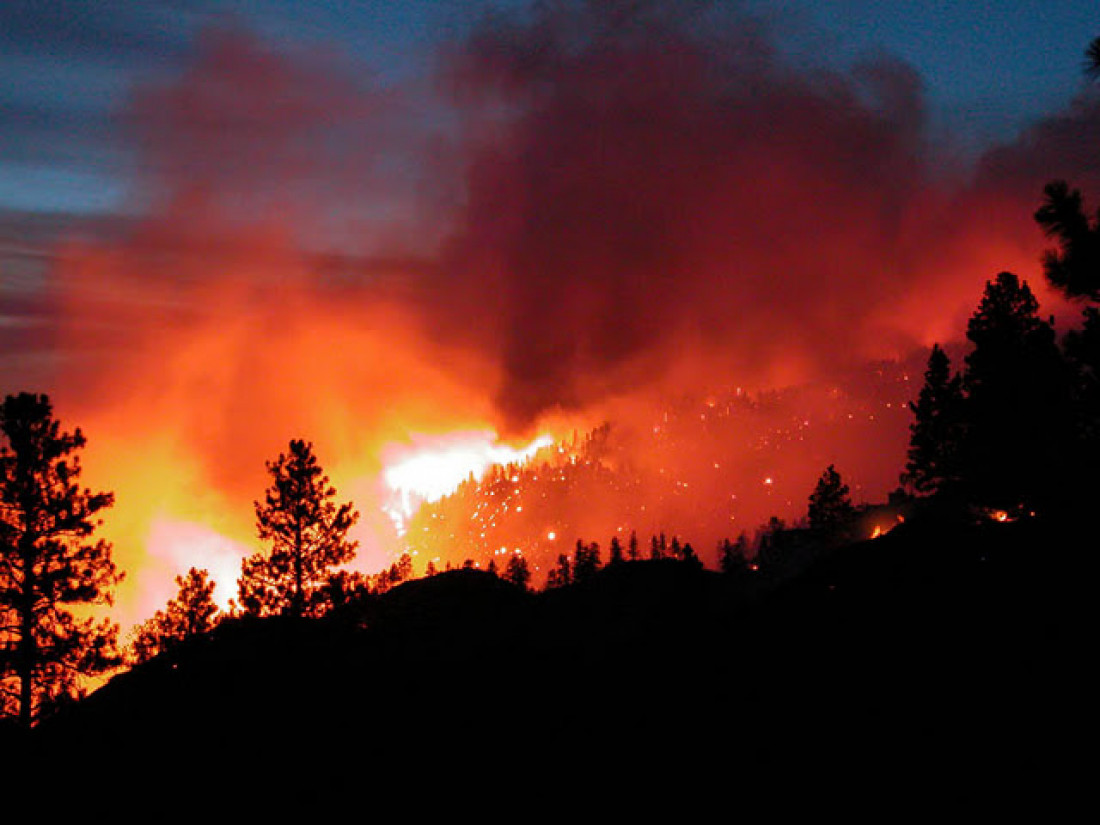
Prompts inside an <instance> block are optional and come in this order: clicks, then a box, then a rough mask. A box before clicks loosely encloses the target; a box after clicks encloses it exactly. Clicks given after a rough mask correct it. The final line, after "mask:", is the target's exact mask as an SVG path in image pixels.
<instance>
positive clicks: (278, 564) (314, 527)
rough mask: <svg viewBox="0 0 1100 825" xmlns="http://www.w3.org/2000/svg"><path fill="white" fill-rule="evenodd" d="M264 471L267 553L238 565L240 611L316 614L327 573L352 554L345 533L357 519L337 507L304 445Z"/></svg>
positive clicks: (261, 528) (261, 518)
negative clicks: (267, 484)
mask: <svg viewBox="0 0 1100 825" xmlns="http://www.w3.org/2000/svg"><path fill="white" fill-rule="evenodd" d="M267 470H268V472H269V473H270V474H271V477H272V484H271V486H270V487H269V488H268V489H267V492H266V494H265V497H264V501H263V502H259V501H257V502H255V507H256V528H257V533H258V535H259V537H260V539H261V540H263V541H268V542H271V552H270V554H264V553H256V554H254V555H252V556H249V557H248V558H246V559H244V561H243V562H242V563H241V578H240V579H239V580H238V587H239V590H240V600H241V606H242V607H243V608H244V610H245V611H247V612H249V613H252V614H254V615H272V614H277V613H290V614H292V615H295V616H315V615H319V614H320V613H322V612H323V611H324V608H325V604H324V601H325V600H324V592H323V585H324V583H325V581H326V579H327V577H328V573H329V569H330V568H332V567H335V566H336V565H339V564H343V563H345V562H348V561H350V560H351V559H352V557H353V556H354V555H355V547H356V542H354V541H349V540H348V538H347V533H348V530H349V529H350V528H351V526H352V525H353V524H355V522H356V520H357V519H358V518H359V514H358V513H357V512H355V511H354V510H353V509H352V506H351V504H350V503H348V504H341V505H339V506H337V505H336V503H335V501H334V499H335V498H336V489H335V488H334V487H333V486H332V485H331V484H329V480H328V477H327V476H326V475H324V472H323V471H322V469H321V466H320V464H318V463H317V458H316V456H315V455H314V454H313V446H312V445H311V444H309V443H307V442H305V441H300V440H294V441H291V442H290V451H289V453H282V454H280V455H279V457H278V459H276V460H275V461H271V462H268V463H267Z"/></svg>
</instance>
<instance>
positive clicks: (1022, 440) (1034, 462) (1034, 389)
mask: <svg viewBox="0 0 1100 825" xmlns="http://www.w3.org/2000/svg"><path fill="white" fill-rule="evenodd" d="M1038 310H1039V304H1038V301H1037V300H1036V299H1035V296H1034V295H1033V294H1032V292H1031V290H1030V288H1029V287H1028V285H1027V282H1021V281H1020V280H1019V279H1018V278H1017V277H1016V276H1015V275H1014V274H1012V273H1011V272H1002V273H1000V274H999V275H998V276H997V278H996V280H994V281H990V282H988V283H987V284H986V288H985V292H984V294H983V296H982V300H981V303H980V304H979V306H978V309H977V310H976V311H975V313H974V314H973V315H972V316H971V318H970V321H969V323H968V324H967V332H966V336H967V338H969V339H970V341H971V342H972V343H973V344H974V348H973V350H972V351H971V352H970V353H969V354H968V355H967V356H966V372H965V373H964V375H963V389H964V390H965V392H966V398H967V400H966V410H967V415H966V418H967V427H966V434H965V438H964V440H963V444H962V449H961V450H960V475H961V478H962V482H963V485H964V487H965V492H966V495H967V497H968V499H969V500H970V501H971V503H974V504H979V505H983V506H990V507H999V508H1004V509H1011V508H1012V507H1015V506H1027V507H1031V506H1034V505H1037V504H1039V503H1040V502H1050V501H1051V500H1052V499H1053V498H1056V497H1057V496H1058V495H1059V494H1060V493H1059V489H1060V488H1061V486H1062V485H1061V483H1060V477H1059V476H1060V473H1061V467H1060V465H1061V464H1062V462H1063V461H1064V460H1065V457H1066V456H1067V455H1068V454H1069V451H1070V449H1071V443H1072V441H1071V434H1072V426H1071V416H1070V381H1069V373H1068V370H1067V368H1066V363H1065V361H1064V359H1063V358H1062V354H1061V352H1060V351H1059V350H1058V347H1057V345H1056V343H1055V335H1054V329H1053V327H1052V326H1051V324H1050V323H1048V322H1047V321H1044V320H1043V319H1041V318H1040V317H1039V314H1038Z"/></svg>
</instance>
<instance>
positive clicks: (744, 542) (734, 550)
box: [718, 533, 749, 576]
mask: <svg viewBox="0 0 1100 825" xmlns="http://www.w3.org/2000/svg"><path fill="white" fill-rule="evenodd" d="M748 544H749V539H748V536H746V535H745V534H744V533H742V534H741V535H739V536H738V537H737V541H730V540H729V539H728V538H727V539H722V541H721V542H719V543H718V569H719V570H721V571H722V572H723V573H725V574H726V575H729V576H739V575H742V574H744V573H746V572H747V571H748V569H749V560H748Z"/></svg>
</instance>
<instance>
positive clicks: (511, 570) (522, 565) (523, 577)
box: [504, 553, 531, 590]
mask: <svg viewBox="0 0 1100 825" xmlns="http://www.w3.org/2000/svg"><path fill="white" fill-rule="evenodd" d="M504 580H505V581H507V582H511V583H512V584H514V585H515V586H516V587H518V588H519V589H520V590H526V589H527V588H528V587H529V586H530V583H531V568H530V566H529V565H528V564H527V559H526V558H525V557H523V556H521V555H520V554H519V553H513V554H512V555H511V556H510V557H509V559H508V564H507V565H505V567H504Z"/></svg>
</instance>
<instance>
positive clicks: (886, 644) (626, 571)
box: [8, 522, 1095, 821]
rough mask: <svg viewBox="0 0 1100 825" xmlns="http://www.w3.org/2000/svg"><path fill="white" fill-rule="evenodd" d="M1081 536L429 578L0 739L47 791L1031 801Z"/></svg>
mask: <svg viewBox="0 0 1100 825" xmlns="http://www.w3.org/2000/svg"><path fill="white" fill-rule="evenodd" d="M1092 543H1093V542H1092V541H1090V540H1088V539H1086V538H1085V537H1081V536H1079V535H1078V534H1076V533H1075V532H1073V531H1070V530H1068V529H1062V528H1052V527H1051V526H1049V525H1042V524H1039V523H1036V522H1031V523H1019V524H1008V525H985V526H982V527H974V528H972V529H968V530H957V531H952V532H951V533H950V534H949V535H948V534H945V532H944V531H942V530H940V531H937V530H933V529H927V528H926V529H919V528H908V529H906V528H904V527H903V528H898V529H897V530H895V531H894V532H892V533H890V534H888V535H887V536H885V537H883V538H880V539H877V540H875V541H873V542H866V543H862V544H858V545H853V546H850V547H846V548H842V549H840V550H837V551H835V552H833V553H832V554H829V555H828V556H826V557H824V558H822V559H820V560H819V561H818V562H817V563H816V564H814V565H813V566H811V567H810V568H808V569H807V570H805V571H804V572H803V573H802V574H801V575H800V576H798V577H796V578H794V579H792V580H790V581H787V582H785V583H784V584H783V585H782V586H777V587H773V588H763V589H762V588H760V587H759V586H757V585H756V584H755V583H753V582H752V581H749V582H744V581H743V582H736V581H733V580H731V579H729V578H727V577H723V576H721V575H719V574H717V573H714V572H710V571H704V570H700V569H697V568H694V567H691V566H689V565H686V564H681V563H678V562H671V561H666V562H634V563H626V564H622V565H619V566H616V567H614V568H610V569H607V568H605V570H603V571H602V572H601V574H600V575H599V576H598V577H596V578H595V579H594V580H592V581H590V582H587V583H585V584H584V585H578V586H573V587H570V588H563V589H559V590H554V591H548V592H544V593H537V594H532V593H522V592H520V591H518V590H517V589H515V588H513V587H511V586H510V585H508V584H506V583H504V582H502V581H500V580H499V579H497V578H495V577H493V576H490V575H488V574H485V573H480V572H478V571H472V570H463V571H454V572H450V573H446V574H442V575H438V576H435V577H433V578H429V579H422V580H416V581H412V582H409V583H406V584H404V585H402V586H400V587H397V588H395V589H394V590H392V591H391V592H389V593H387V594H385V595H384V596H380V597H374V598H371V599H369V600H368V601H366V602H365V603H362V604H359V605H356V606H354V607H353V608H349V609H347V610H344V611H342V612H340V613H338V614H335V615H332V616H330V617H328V618H326V619H325V620H320V621H300V622H296V621H291V620H283V619H272V620H252V621H248V620H235V621H230V622H226V623H224V624H223V625H222V626H221V627H220V628H219V629H218V630H217V631H216V632H215V633H214V634H212V635H211V636H210V637H209V638H204V639H198V640H195V641H194V643H193V644H189V645H188V646H186V647H185V648H183V649H182V650H180V651H179V652H178V653H176V654H175V655H173V656H171V657H169V656H162V657H160V658H158V659H156V660H154V661H152V662H149V663H147V664H146V665H144V666H142V667H139V668H136V669H134V670H133V671H131V672H128V673H125V674H123V675H120V676H118V677H116V678H115V679H113V680H112V681H111V682H110V683H109V684H108V685H106V686H105V687H104V688H102V689H100V690H99V691H97V692H96V693H95V694H93V695H91V696H90V697H88V698H87V699H86V700H85V701H83V702H82V703H80V704H79V705H77V706H75V707H73V708H71V709H70V710H69V711H68V712H66V713H64V714H61V715H59V716H58V717H56V718H54V719H52V720H50V721H49V722H48V723H47V724H44V725H42V726H41V727H40V729H39V730H37V731H36V734H35V736H34V737H33V738H32V739H31V741H29V742H23V741H16V740H12V741H11V743H10V747H9V748H8V754H9V755H11V754H13V753H15V752H17V751H20V750H22V749H25V751H24V752H25V753H26V754H27V758H26V759H19V760H18V762H19V763H21V764H22V765H23V767H25V768H28V770H27V771H26V774H27V776H26V777H25V779H24V780H23V784H21V785H20V787H23V788H25V789H27V790H28V791H29V790H30V789H32V788H33V789H36V790H37V791H38V792H40V793H41V792H45V797H40V798H50V799H52V800H53V803H54V804H55V805H57V804H60V803H62V802H63V803H66V804H71V805H74V807H80V806H81V804H82V803H80V800H82V799H96V798H100V797H101V796H102V798H103V799H104V800H105V801H106V800H114V801H115V802H117V803H118V804H120V805H122V806H123V808H127V809H129V810H131V811H138V812H140V811H143V810H152V809H155V810H165V809H169V810H175V811H177V812H178V811H183V810H191V811H195V812H200V811H206V812H213V811H224V810H225V809H226V806H227V805H236V806H241V807H240V808H239V810H242V811H250V812H251V813H253V814H257V812H259V811H272V810H274V811H282V812H286V811H290V810H296V809H298V808H300V807H304V808H308V809H312V810H313V811H314V812H315V813H316V812H319V811H322V810H327V811H330V812H341V811H344V810H345V808H346V806H348V805H351V806H352V808H353V809H354V810H356V811H360V812H368V811H374V812H381V811H382V810H395V811H405V812H406V813H410V814H411V813H413V812H416V813H417V814H418V815H426V814H427V813H428V812H430V811H436V812H440V811H450V812H457V811H460V810H463V809H479V808H480V807H482V806H486V805H488V806H497V807H499V808H501V809H502V810H504V811H511V812H512V813H513V814H514V818H517V819H520V820H524V821H525V820H526V819H528V818H538V817H534V816H533V814H534V813H538V812H542V813H546V812H547V811H548V810H550V808H551V807H552V806H562V808H563V809H565V810H571V811H582V810H590V809H592V806H593V805H600V806H604V807H603V810H605V811H609V812H616V811H617V812H618V813H619V814H624V813H625V811H626V810H627V809H628V807H629V809H631V810H643V811H645V810H657V808H656V806H657V805H671V806H672V810H676V811H679V812H680V814H681V818H683V817H688V814H689V812H690V811H691V805H692V804H696V803H700V800H703V799H706V800H708V801H711V802H714V801H721V802H722V803H724V804H726V805H728V806H729V810H742V811H747V810H756V809H774V810H779V809H782V808H785V807H787V806H790V805H797V806H799V807H801V808H810V809H825V808H829V807H831V806H840V805H843V806H849V805H852V804H859V805H862V806H866V807H867V808H868V809H869V810H870V811H872V812H877V813H878V814H880V815H882V816H883V817H888V818H891V819H892V818H894V815H895V814H900V813H905V812H909V811H912V810H916V809H917V808H921V807H924V806H928V807H930V808H931V809H932V810H934V811H939V812H941V813H945V814H946V813H949V812H951V811H958V810H961V809H969V810H976V811H981V810H984V809H987V808H988V807H990V806H991V805H994V804H997V805H1003V804H1005V803H1007V804H1009V805H1011V806H1013V807H1015V806H1016V805H1017V804H1023V803H1025V802H1028V803H1036V802H1039V803H1040V804H1041V805H1042V806H1043V807H1044V808H1047V809H1049V807H1050V806H1051V805H1054V804H1057V803H1060V802H1064V801H1065V800H1066V799H1068V798H1069V797H1070V796H1071V795H1072V794H1073V793H1074V791H1075V790H1077V789H1078V785H1079V783H1080V782H1082V780H1083V777H1084V776H1086V772H1085V765H1086V764H1087V763H1086V762H1085V761H1084V759H1085V757H1084V751H1082V748H1089V747H1091V738H1090V737H1087V735H1086V733H1085V730H1086V724H1087V717H1086V715H1085V714H1084V710H1085V709H1086V708H1089V709H1090V717H1091V715H1092V711H1091V708H1092V704H1091V697H1092V696H1093V695H1094V692H1093V691H1092V690H1091V689H1088V687H1087V686H1088V685H1090V684H1092V685H1095V683H1094V682H1093V681H1091V680H1092V678H1093V677H1092V676H1091V659H1092V658H1093V657H1094V655H1095V633H1094V629H1095V621H1094V611H1093V608H1092V603H1093V600H1092V598H1091V589H1092V586H1093V585H1092V580H1091V578H1090V575H1089V573H1088V570H1089V568H1090V566H1091V560H1090V559H1089V555H1090V553H1092V552H1094V551H1093V549H1092V548H1091V545H1092ZM150 806H153V807H152V808H150ZM607 806H610V807H607ZM112 807H114V805H113V804H107V805H105V807H104V808H103V809H104V810H108V809H110V808H112ZM845 809H847V807H845ZM92 810H95V808H91V809H88V812H90V811H92ZM688 818H690V817H688Z"/></svg>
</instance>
